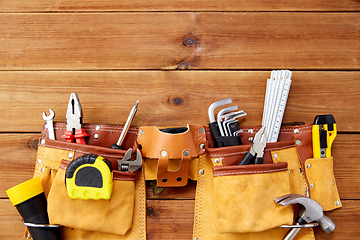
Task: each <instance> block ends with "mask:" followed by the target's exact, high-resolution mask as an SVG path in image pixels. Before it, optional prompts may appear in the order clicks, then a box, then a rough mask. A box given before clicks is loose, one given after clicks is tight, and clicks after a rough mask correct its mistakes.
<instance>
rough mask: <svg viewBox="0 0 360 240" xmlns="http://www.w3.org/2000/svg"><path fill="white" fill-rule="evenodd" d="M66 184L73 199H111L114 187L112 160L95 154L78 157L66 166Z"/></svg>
mask: <svg viewBox="0 0 360 240" xmlns="http://www.w3.org/2000/svg"><path fill="white" fill-rule="evenodd" d="M65 185H66V190H67V193H68V195H69V197H71V198H73V199H78V198H79V199H84V200H87V199H94V200H98V199H110V197H111V193H112V188H113V170H112V167H111V162H110V161H109V160H107V159H105V158H103V157H101V156H99V155H95V154H86V155H83V156H81V157H78V158H77V159H75V160H73V161H71V162H70V163H69V165H68V166H67V167H66V174H65Z"/></svg>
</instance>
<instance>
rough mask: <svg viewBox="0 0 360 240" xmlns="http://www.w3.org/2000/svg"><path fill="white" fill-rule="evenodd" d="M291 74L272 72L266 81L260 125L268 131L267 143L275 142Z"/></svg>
mask: <svg viewBox="0 0 360 240" xmlns="http://www.w3.org/2000/svg"><path fill="white" fill-rule="evenodd" d="M291 76H292V72H291V71H288V70H278V71H272V72H271V77H270V79H268V80H267V85H266V94H265V101H264V111H263V119H262V125H263V126H266V128H267V130H268V139H267V142H268V143H269V142H277V139H278V136H279V133H280V127H281V123H282V119H283V116H284V112H285V107H286V102H287V99H288V96H289V92H290V86H291Z"/></svg>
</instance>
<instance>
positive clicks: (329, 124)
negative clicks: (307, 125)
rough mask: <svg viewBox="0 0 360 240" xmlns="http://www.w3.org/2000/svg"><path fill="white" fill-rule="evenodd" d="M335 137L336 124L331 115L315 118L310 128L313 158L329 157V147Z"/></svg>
mask: <svg viewBox="0 0 360 240" xmlns="http://www.w3.org/2000/svg"><path fill="white" fill-rule="evenodd" d="M336 135H337V130H336V122H335V118H334V116H333V115H332V114H327V115H317V116H316V117H315V119H314V124H313V128H312V142H313V155H314V158H328V157H331V145H332V143H333V141H334V139H335V137H336Z"/></svg>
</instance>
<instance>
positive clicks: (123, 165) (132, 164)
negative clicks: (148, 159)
mask: <svg viewBox="0 0 360 240" xmlns="http://www.w3.org/2000/svg"><path fill="white" fill-rule="evenodd" d="M131 154H132V148H129V149H128V150H127V151H126V153H125V154H124V157H123V159H121V160H118V170H119V171H123V172H135V171H136V170H138V169H139V168H140V167H141V165H142V156H141V152H140V151H139V149H136V158H135V159H134V160H131Z"/></svg>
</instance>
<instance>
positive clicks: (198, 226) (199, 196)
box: [194, 155, 206, 239]
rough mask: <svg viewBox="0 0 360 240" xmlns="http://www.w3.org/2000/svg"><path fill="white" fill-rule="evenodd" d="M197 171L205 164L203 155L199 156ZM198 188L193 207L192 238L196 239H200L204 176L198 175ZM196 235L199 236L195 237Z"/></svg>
mask: <svg viewBox="0 0 360 240" xmlns="http://www.w3.org/2000/svg"><path fill="white" fill-rule="evenodd" d="M199 159H200V161H199V170H200V169H204V168H205V164H206V162H205V161H206V158H205V155H201V156H199ZM198 184H199V187H198V188H197V194H196V196H197V199H196V200H197V201H196V203H195V204H196V205H195V219H196V220H195V222H194V237H195V238H196V237H198V239H201V203H202V194H203V186H204V175H199V179H198ZM198 229H199V233H197V230H198ZM197 234H199V235H198V236H197Z"/></svg>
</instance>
